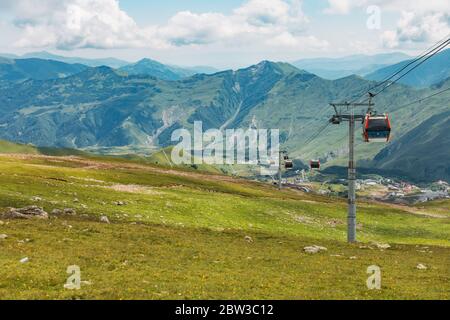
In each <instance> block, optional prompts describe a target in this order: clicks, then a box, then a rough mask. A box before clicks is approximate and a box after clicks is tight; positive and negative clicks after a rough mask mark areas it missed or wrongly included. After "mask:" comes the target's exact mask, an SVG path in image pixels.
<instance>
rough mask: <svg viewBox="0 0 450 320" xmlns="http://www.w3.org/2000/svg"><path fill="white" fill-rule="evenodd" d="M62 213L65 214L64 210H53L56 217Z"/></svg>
mask: <svg viewBox="0 0 450 320" xmlns="http://www.w3.org/2000/svg"><path fill="white" fill-rule="evenodd" d="M62 213H63V212H62V210H59V209H53V210H52V215H55V216H59V215H61V214H62Z"/></svg>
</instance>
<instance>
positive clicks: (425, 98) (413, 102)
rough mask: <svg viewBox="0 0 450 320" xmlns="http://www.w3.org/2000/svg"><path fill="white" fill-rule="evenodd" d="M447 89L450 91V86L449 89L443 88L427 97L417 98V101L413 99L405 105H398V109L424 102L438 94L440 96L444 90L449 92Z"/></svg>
mask: <svg viewBox="0 0 450 320" xmlns="http://www.w3.org/2000/svg"><path fill="white" fill-rule="evenodd" d="M447 91H450V88H447V89H444V90H442V91H439V92H436V93H433V94H431V95H429V96H426V97H423V98H420V99H417V100H416V101H412V102H409V103H406V104H404V105H401V106H399V107H398V109H401V108H405V107H409V106H411V105H413V104H416V103H420V102H422V101H425V100H428V99H431V98H433V97H436V96H438V95H440V94H442V93H444V92H447Z"/></svg>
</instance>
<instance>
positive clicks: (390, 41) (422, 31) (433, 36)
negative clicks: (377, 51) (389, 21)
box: [382, 11, 450, 48]
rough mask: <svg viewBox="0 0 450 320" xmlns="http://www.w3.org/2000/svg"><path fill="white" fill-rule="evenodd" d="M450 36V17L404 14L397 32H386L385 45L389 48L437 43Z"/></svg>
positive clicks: (447, 15)
mask: <svg viewBox="0 0 450 320" xmlns="http://www.w3.org/2000/svg"><path fill="white" fill-rule="evenodd" d="M449 34H450V15H449V14H446V13H443V12H431V13H424V14H418V13H415V12H408V11H404V12H402V16H401V18H400V20H399V21H398V23H397V28H396V30H388V31H385V32H384V33H383V35H382V41H383V45H384V46H385V47H387V48H398V47H402V46H403V47H404V46H414V44H420V43H435V42H437V41H439V40H441V39H443V38H444V37H446V36H448V35H449Z"/></svg>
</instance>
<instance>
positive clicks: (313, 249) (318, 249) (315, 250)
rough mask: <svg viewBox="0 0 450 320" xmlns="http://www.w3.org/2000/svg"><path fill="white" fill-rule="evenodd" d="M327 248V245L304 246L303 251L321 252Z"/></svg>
mask: <svg viewBox="0 0 450 320" xmlns="http://www.w3.org/2000/svg"><path fill="white" fill-rule="evenodd" d="M327 250H328V249H327V248H325V247H321V246H316V245H313V246H309V247H304V248H303V251H305V252H306V253H312V254H315V253H319V252H321V251H327Z"/></svg>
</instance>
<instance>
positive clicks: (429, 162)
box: [374, 111, 450, 181]
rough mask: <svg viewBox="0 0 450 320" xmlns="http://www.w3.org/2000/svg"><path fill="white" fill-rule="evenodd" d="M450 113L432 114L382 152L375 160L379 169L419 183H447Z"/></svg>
mask: <svg viewBox="0 0 450 320" xmlns="http://www.w3.org/2000/svg"><path fill="white" fill-rule="evenodd" d="M449 146H450V111H447V112H444V113H440V114H437V115H434V116H432V117H430V118H429V119H427V120H426V121H424V122H423V123H421V124H420V125H418V126H417V127H416V128H414V129H413V130H411V131H410V132H408V133H407V134H405V135H404V136H403V137H401V138H400V139H398V140H396V141H394V142H393V143H392V144H391V145H390V146H389V147H387V148H385V149H383V150H382V151H381V152H380V153H379V154H378V155H377V156H376V157H375V159H374V162H375V164H376V165H377V166H378V167H380V168H382V169H390V170H396V171H400V172H404V173H405V174H407V175H408V176H410V177H414V178H415V179H416V180H419V181H430V180H440V179H442V180H450V152H449Z"/></svg>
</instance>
